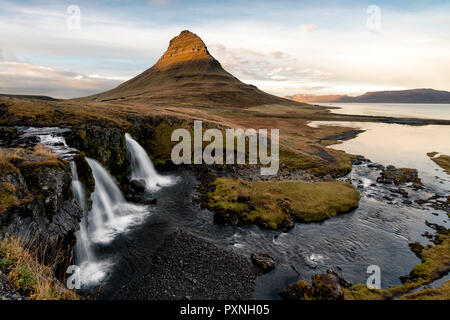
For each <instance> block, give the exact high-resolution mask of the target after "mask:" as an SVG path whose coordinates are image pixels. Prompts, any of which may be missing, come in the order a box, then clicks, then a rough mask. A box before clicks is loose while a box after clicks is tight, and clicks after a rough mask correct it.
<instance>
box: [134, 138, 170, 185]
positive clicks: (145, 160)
mask: <svg viewBox="0 0 450 320" xmlns="http://www.w3.org/2000/svg"><path fill="white" fill-rule="evenodd" d="M125 140H126V143H127V151H128V155H129V158H130V163H131V177H130V178H131V180H143V181H144V182H145V187H146V188H147V189H148V190H149V191H156V190H158V189H159V188H161V187H165V186H169V185H171V184H173V183H174V180H173V178H171V177H165V176H162V175H160V174H158V172H156V170H155V167H154V166H153V163H152V161H151V160H150V158H149V156H148V155H147V152H146V151H145V150H144V148H142V146H141V145H140V144H139V143H138V142H137V141H136V140H134V139H133V138H132V137H131V135H130V134H128V133H126V134H125Z"/></svg>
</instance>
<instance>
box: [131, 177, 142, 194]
mask: <svg viewBox="0 0 450 320" xmlns="http://www.w3.org/2000/svg"><path fill="white" fill-rule="evenodd" d="M130 189H131V190H132V191H134V192H137V193H141V192H144V191H145V180H144V179H133V180H131V181H130Z"/></svg>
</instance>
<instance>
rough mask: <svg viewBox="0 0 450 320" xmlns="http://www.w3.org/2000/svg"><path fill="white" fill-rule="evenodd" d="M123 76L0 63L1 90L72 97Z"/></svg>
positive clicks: (100, 88)
mask: <svg viewBox="0 0 450 320" xmlns="http://www.w3.org/2000/svg"><path fill="white" fill-rule="evenodd" d="M122 81H123V79H120V80H119V79H108V78H102V77H99V76H86V75H83V74H78V73H74V72H69V71H56V70H54V69H52V68H48V67H44V66H36V65H33V64H29V63H24V62H8V61H3V62H0V92H1V93H11V94H37V95H50V96H53V97H55V98H73V97H79V96H85V95H90V94H93V93H96V92H100V91H104V90H107V89H111V88H113V87H115V86H117V85H118V84H120V82H122Z"/></svg>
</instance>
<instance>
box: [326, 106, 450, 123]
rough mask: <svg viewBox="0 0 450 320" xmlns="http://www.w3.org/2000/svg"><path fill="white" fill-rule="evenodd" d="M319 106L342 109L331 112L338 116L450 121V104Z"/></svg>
mask: <svg viewBox="0 0 450 320" xmlns="http://www.w3.org/2000/svg"><path fill="white" fill-rule="evenodd" d="M319 104H320V105H323V106H330V107H339V108H340V109H333V110H331V112H332V113H338V114H358V115H364V116H383V117H401V118H420V119H441V120H450V104H432V103H341V102H335V103H319Z"/></svg>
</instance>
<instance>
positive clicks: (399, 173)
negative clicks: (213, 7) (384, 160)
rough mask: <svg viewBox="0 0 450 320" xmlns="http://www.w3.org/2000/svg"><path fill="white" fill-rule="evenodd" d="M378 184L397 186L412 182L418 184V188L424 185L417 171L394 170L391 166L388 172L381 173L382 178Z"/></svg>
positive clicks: (407, 169)
mask: <svg viewBox="0 0 450 320" xmlns="http://www.w3.org/2000/svg"><path fill="white" fill-rule="evenodd" d="M377 182H379V183H385V184H395V185H400V184H406V183H409V182H411V183H413V184H417V185H418V186H421V185H422V182H421V180H420V178H419V175H418V173H417V170H416V169H409V168H399V169H397V168H392V166H389V167H388V168H387V169H386V170H384V171H383V172H381V176H380V177H379V178H378V179H377Z"/></svg>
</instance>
